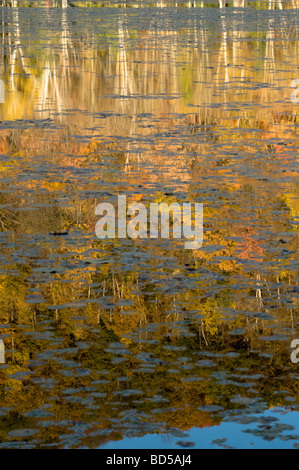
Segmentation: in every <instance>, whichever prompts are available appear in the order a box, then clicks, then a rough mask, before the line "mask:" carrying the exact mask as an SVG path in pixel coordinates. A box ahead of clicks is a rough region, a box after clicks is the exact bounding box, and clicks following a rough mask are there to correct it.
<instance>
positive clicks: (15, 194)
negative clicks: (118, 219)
mask: <svg viewBox="0 0 299 470" xmlns="http://www.w3.org/2000/svg"><path fill="white" fill-rule="evenodd" d="M73 11H76V9H73V10H72V13H70V11H69V9H62V10H61V11H59V12H57V11H56V10H55V13H54V9H53V10H51V9H48V10H46V12H44V10H41V11H40V12H38V13H36V12H35V15H36V16H32V18H31V19H28V17H27V16H26V13H25V12H26V9H24V10H21V9H18V8H13V9H12V10H9V9H7V10H4V11H2V15H4V16H3V18H2V19H4V33H2V35H1V40H2V49H1V54H2V55H1V71H2V79H3V81H4V83H5V103H4V104H1V105H0V107H1V119H2V123H1V126H0V127H1V129H0V152H1V155H0V159H1V161H0V171H1V173H0V189H1V200H0V204H1V206H0V223H1V233H0V235H1V238H0V243H1V256H2V263H1V284H0V293H1V295H0V321H1V330H0V333H1V337H2V338H3V340H4V342H5V348H6V351H5V352H6V358H7V362H6V364H5V365H0V393H1V397H2V398H1V406H2V408H1V410H0V411H1V415H0V416H2V421H1V423H0V437H1V439H2V442H3V447H9V446H10V445H11V446H19V447H22V446H25V445H27V444H28V443H29V444H28V445H32V446H33V447H47V446H51V445H52V446H57V447H64V446H71V447H78V446H89V447H95V446H98V445H101V444H103V443H104V442H106V441H107V440H114V439H119V438H121V437H122V436H125V435H127V436H129V435H142V434H146V433H150V432H172V433H174V435H179V433H180V432H181V431H182V430H183V431H186V430H188V429H190V428H191V427H205V426H212V425H216V424H219V423H220V422H221V420H222V419H223V418H224V417H226V418H227V417H229V416H230V413H234V412H236V413H238V414H239V415H240V416H241V418H240V419H243V415H242V410H243V411H244V413H247V414H250V413H252V412H260V413H262V411H263V410H264V409H265V407H266V408H271V407H273V406H277V405H280V406H288V407H292V406H293V409H295V407H296V406H297V396H298V393H297V381H298V380H297V379H298V372H297V367H296V365H294V364H292V363H291V362H290V357H289V355H290V350H289V345H290V343H291V339H292V338H294V337H296V335H298V333H297V326H298V320H297V318H298V277H297V276H298V208H299V206H298V124H297V112H298V104H297V103H293V102H292V100H291V93H292V91H293V89H292V88H291V83H292V81H293V80H294V79H295V78H297V77H296V76H295V74H296V72H297V70H298V67H299V63H298V61H299V59H298V57H299V55H298V41H297V38H298V27H297V25H296V22H295V20H294V21H293V23H292V24H291V26H288V25H289V23H288V22H287V19H288V20H289V19H290V17H285V16H284V15H286V14H287V13H286V12H283V14H282V16H281V17H279V20H280V21H279V27H278V22H277V19H278V17H277V14H276V13H278V12H276V13H275V14H274V16H273V17H272V16H271V15H270V16H269V13H264V15H265V16H262V17H261V20H260V23H254V22H253V21H252V19H250V18H249V17H248V18H247V16H246V13H245V11H244V10H242V9H241V10H240V11H236V12H235V13H229V9H226V11H225V12H223V13H222V14H221V15H220V16H219V15H218V13H217V12H218V10H216V9H214V12H215V13H211V12H210V13H209V14H211V15H212V19H209V16H208V15H209V14H207V17H205V16H203V15H201V14H199V13H192V14H191V13H188V15H187V19H186V22H184V23H183V26H182V24H181V23H179V25H181V26H180V27H177V25H178V23H177V22H178V21H179V20H178V17H176V15H175V14H174V13H169V17H168V19H167V16H166V15H164V14H163V13H161V12H160V13H159V14H160V15H162V16H161V17H159V16H158V15H157V17H155V16H153V17H151V18H150V21H148V25H147V27H144V28H141V27H139V26H138V25H139V23H138V15H137V17H136V11H135V10H133V9H132V10H131V11H133V13H131V11H129V9H128V10H126V11H123V10H121V12H120V13H119V12H117V13H115V14H114V15H111V16H109V15H108V16H107V17H106V21H107V22H108V26H107V25H106V29H105V25H104V20H103V19H102V20H101V17H100V16H99V14H98V13H97V12H95V13H93V15H94V16H91V17H89V16H88V15H89V13H87V11H88V9H86V11H84V12H83V11H82V18H83V19H82V18H81V25H80V26H78V22H76V19H77V17H76V13H73ZM159 11H160V10H159ZM161 11H162V10H161ZM194 11H195V10H194ZM209 11H210V10H209ZM141 12H142V10H141ZM270 13H271V12H270ZM139 14H140V16H141V17H142V13H139ZM271 14H272V13H271ZM296 14H297V13H296ZM22 15H25V16H22ZM134 15H135V16H134ZM192 15H194V17H193V16H192ZM197 15H199V16H197ZM213 15H214V16H213ZM248 15H249V14H248ZM37 18H38V19H39V21H40V29H39V35H38V36H36V34H37V33H36V30H35V29H34V24H35V22H36V20H37ZM136 18H137V19H136ZM88 19H89V22H88V23H87V20H88ZM141 19H142V18H141ZM108 20H109V21H110V23H109V21H108ZM166 20H167V21H166ZM187 20H188V21H187ZM84 21H85V22H86V23H84ZM84 24H88V25H90V28H84ZM96 24H97V26H95V25H96ZM101 25H102V26H103V29H104V31H102V29H101ZM134 25H135V26H134ZM248 25H249V26H250V27H251V29H250V28H249V26H248ZM258 25H262V27H259V26H258ZM133 26H134V27H133ZM245 26H246V27H245ZM5 28H6V29H7V30H5ZM31 28H32V30H31ZM49 31H50V33H49ZM298 78H299V77H298ZM118 193H125V194H127V196H128V199H129V201H137V200H142V201H143V202H144V203H145V204H147V203H149V202H152V201H162V200H163V201H165V202H168V203H170V202H174V201H176V202H185V201H193V202H194V201H199V202H203V204H204V224H205V226H204V229H205V231H204V245H203V248H202V249H200V250H193V251H189V250H184V249H183V244H182V245H180V244H179V243H177V242H176V241H175V240H172V239H171V240H161V239H158V240H147V241H146V242H142V241H140V240H135V241H132V240H113V241H111V242H102V241H99V240H97V239H96V237H95V234H94V225H95V223H96V217H95V215H94V210H95V207H96V204H97V203H98V202H101V201H102V200H103V199H106V200H108V201H109V202H110V201H112V200H113V198H115V196H116V195H117V194H118ZM62 230H67V231H68V235H66V236H60V237H59V236H56V237H55V236H51V235H50V234H49V233H50V232H52V233H53V232H55V231H62ZM240 397H241V398H240ZM182 410H183V411H182ZM241 422H242V421H241ZM215 435H216V436H217V428H215ZM294 439H295V438H294Z"/></svg>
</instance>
